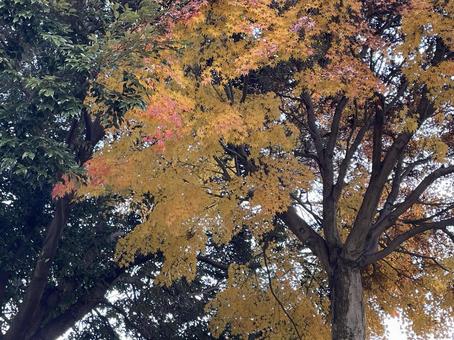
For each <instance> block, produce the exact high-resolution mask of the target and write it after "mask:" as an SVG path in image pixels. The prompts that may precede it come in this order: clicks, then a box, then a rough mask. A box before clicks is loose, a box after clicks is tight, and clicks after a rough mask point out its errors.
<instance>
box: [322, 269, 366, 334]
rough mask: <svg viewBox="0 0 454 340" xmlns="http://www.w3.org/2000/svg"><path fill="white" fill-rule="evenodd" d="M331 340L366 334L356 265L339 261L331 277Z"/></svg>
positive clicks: (359, 273)
mask: <svg viewBox="0 0 454 340" xmlns="http://www.w3.org/2000/svg"><path fill="white" fill-rule="evenodd" d="M331 287H332V291H331V310H332V315H333V319H332V338H333V340H363V339H365V336H366V322H365V316H364V301H363V286H362V282H361V272H360V269H359V268H358V267H354V266H352V265H350V264H346V263H345V262H343V261H339V262H338V264H337V267H336V268H335V269H334V272H333V276H332V279H331Z"/></svg>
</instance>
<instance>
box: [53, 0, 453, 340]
mask: <svg viewBox="0 0 454 340" xmlns="http://www.w3.org/2000/svg"><path fill="white" fill-rule="evenodd" d="M453 10H454V5H453V3H452V2H444V1H426V0H422V1H399V0H395V1H394V0H393V1H355V0H345V1H329V2H318V1H266V0H235V1H234V0H231V1H228V0H219V1H215V2H212V3H211V2H206V1H190V2H189V3H186V4H184V5H182V6H176V7H175V9H174V10H171V11H170V12H169V15H168V16H167V18H168V22H167V26H168V28H167V35H165V36H163V37H162V38H160V39H157V40H156V41H155V42H154V43H155V44H157V45H159V46H160V48H158V49H156V50H153V51H152V52H153V53H150V54H149V55H148V56H147V58H146V59H145V60H144V65H143V66H141V67H136V68H134V70H133V71H132V70H131V65H129V64H127V65H120V66H118V65H116V66H115V67H111V68H109V67H105V68H104V69H103V70H102V71H101V73H100V75H99V76H98V79H97V81H98V82H99V83H101V84H102V85H103V86H104V87H105V88H111V89H113V90H115V89H118V88H121V87H122V86H123V85H124V84H125V82H126V81H127V80H125V78H124V76H123V75H124V71H125V70H128V72H133V73H134V75H135V77H136V78H137V79H138V81H139V83H140V84H142V85H143V88H144V91H143V93H141V95H142V96H143V99H144V100H146V101H148V103H149V105H148V108H147V109H146V110H141V109H137V108H134V109H131V110H129V111H128V112H127V113H126V114H125V116H124V119H123V121H122V122H119V124H118V126H117V127H116V128H113V129H110V130H108V134H107V138H106V139H105V141H104V146H103V147H102V148H101V149H100V150H99V152H98V153H97V155H95V157H94V158H93V159H91V160H90V161H89V162H88V163H86V169H87V176H88V182H87V185H82V186H80V185H79V184H75V183H72V184H71V185H70V184H68V183H66V185H64V186H63V187H62V188H63V189H64V190H68V191H72V190H73V189H74V188H75V187H76V186H77V187H78V195H79V197H81V198H80V199H83V197H87V196H88V197H89V196H96V195H102V194H106V193H112V192H114V193H116V194H120V195H124V196H125V197H128V199H130V200H132V201H135V202H141V201H142V200H143V197H144V195H148V196H149V197H151V198H152V199H151V202H152V203H151V204H148V205H143V206H142V210H141V215H142V216H141V222H142V223H141V224H140V225H138V226H137V227H136V228H135V229H134V230H133V231H132V232H130V233H129V234H128V235H127V236H125V237H124V238H123V239H121V240H120V241H119V243H118V246H117V258H118V261H119V263H120V264H121V265H124V266H125V265H128V264H129V263H131V262H133V261H134V259H135V258H136V256H137V254H138V253H142V254H149V253H161V254H162V255H163V257H164V261H163V264H162V268H161V271H160V274H159V276H158V277H157V278H156V279H155V282H156V283H160V284H165V285H171V284H172V282H174V281H176V280H179V279H181V278H186V279H187V280H188V281H191V280H194V278H195V276H196V272H197V262H198V259H200V256H205V255H206V254H209V253H210V247H209V246H208V247H207V244H211V243H215V244H226V243H228V242H229V241H230V240H231V239H232V237H234V236H235V235H237V234H238V233H240V232H242V231H244V230H247V231H248V232H249V233H250V235H251V238H250V240H249V244H250V247H251V248H252V249H253V254H252V256H251V259H250V260H249V261H248V262H245V263H229V267H228V278H227V283H226V286H225V288H223V289H222V290H221V291H220V292H219V293H218V294H217V295H216V297H215V298H213V299H212V300H211V301H210V302H209V303H208V304H207V306H206V313H207V316H208V317H209V319H210V329H211V332H212V334H213V335H214V336H220V335H221V334H222V333H223V332H225V331H227V332H228V333H229V334H232V335H248V334H255V335H257V336H259V337H291V338H303V337H310V338H315V339H325V338H327V337H328V336H329V335H328V334H330V330H329V327H328V326H327V324H328V322H330V323H331V334H332V337H333V338H334V339H362V338H365V337H366V335H367V334H380V332H382V331H383V327H382V324H383V319H384V318H386V317H387V316H389V315H395V314H396V313H400V314H402V316H403V317H404V318H406V319H408V320H410V321H411V329H412V331H413V332H415V334H424V333H425V332H433V333H437V334H443V332H445V331H447V328H448V327H447V324H448V323H449V320H450V318H451V317H452V312H453V310H452V304H453V296H452V280H453V278H452V275H451V271H452V257H451V256H450V255H451V254H452V243H451V241H452V240H453V239H454V236H453V233H452V229H450V228H452V225H453V224H454V223H453V222H454V217H453V214H452V213H453V208H454V197H452V186H453V173H454V165H453V147H454V145H453V140H452V136H453V132H454V131H453V129H454V124H453V109H452V107H453V103H452V98H453V78H452V74H453V70H454V64H453V56H454V52H453V51H452V50H453V41H452V32H453V28H454V24H453V20H452V14H453ZM154 46H155V45H153V46H150V47H149V49H153V48H154ZM86 104H87V105H89V106H90V108H91V112H92V113H93V114H96V113H97V112H98V113H100V115H102V113H104V112H106V107H105V105H103V103H99V102H97V101H96V98H95V97H93V98H87V99H86ZM124 174H127V176H124ZM445 188H446V189H447V190H446V189H445ZM450 189H451V190H450ZM64 190H63V191H60V194H61V195H65V191H64ZM56 195H57V196H58V193H56ZM65 197H66V196H65ZM366 319H367V323H366ZM366 324H367V325H368V328H367V330H366Z"/></svg>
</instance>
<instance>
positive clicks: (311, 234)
mask: <svg viewBox="0 0 454 340" xmlns="http://www.w3.org/2000/svg"><path fill="white" fill-rule="evenodd" d="M280 217H281V219H282V221H283V222H284V223H285V224H286V225H287V226H288V228H289V229H290V230H291V231H292V232H293V234H295V236H296V237H297V238H298V239H299V240H300V241H301V242H302V243H304V244H307V246H308V247H309V249H310V250H311V251H312V253H313V254H314V255H315V256H317V258H318V259H319V260H320V262H321V263H322V265H323V267H324V269H325V270H326V272H327V273H330V272H331V268H330V262H329V251H328V247H327V245H326V242H325V240H324V239H323V237H321V236H320V235H319V234H317V233H316V232H315V230H314V229H312V228H311V226H310V225H309V224H307V222H306V221H305V220H304V219H303V218H301V217H300V216H299V215H298V212H297V210H296V207H294V206H291V207H290V208H289V209H288V210H287V212H286V213H284V214H282V215H281V216H280Z"/></svg>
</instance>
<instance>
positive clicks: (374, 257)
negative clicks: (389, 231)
mask: <svg viewBox="0 0 454 340" xmlns="http://www.w3.org/2000/svg"><path fill="white" fill-rule="evenodd" d="M452 225H454V217H453V218H449V219H447V220H443V221H437V222H429V223H421V224H419V225H418V226H416V227H414V228H412V229H410V230H408V231H406V232H404V233H402V234H400V235H399V236H397V237H396V238H395V239H393V240H392V241H391V242H390V243H389V244H388V245H387V246H386V248H384V249H382V250H380V251H379V252H376V253H374V254H371V255H368V256H366V257H365V258H364V260H363V261H362V263H361V264H362V265H368V264H371V263H374V262H376V261H378V260H380V259H382V258H384V257H386V256H388V255H389V254H391V253H392V252H393V251H395V250H396V249H397V248H398V247H400V245H401V244H402V243H404V242H405V241H407V240H409V239H410V238H412V237H414V236H416V235H418V234H421V233H423V232H425V231H427V230H432V229H445V228H446V227H447V226H452Z"/></svg>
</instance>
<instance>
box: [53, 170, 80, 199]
mask: <svg viewBox="0 0 454 340" xmlns="http://www.w3.org/2000/svg"><path fill="white" fill-rule="evenodd" d="M76 187H77V185H76V181H75V180H74V179H71V178H70V176H68V175H63V176H62V178H61V181H59V182H58V183H56V184H54V186H53V188H52V192H51V196H52V199H54V200H56V199H59V198H62V197H64V196H65V195H66V194H69V193H71V192H73V191H74V190H75V189H76Z"/></svg>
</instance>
